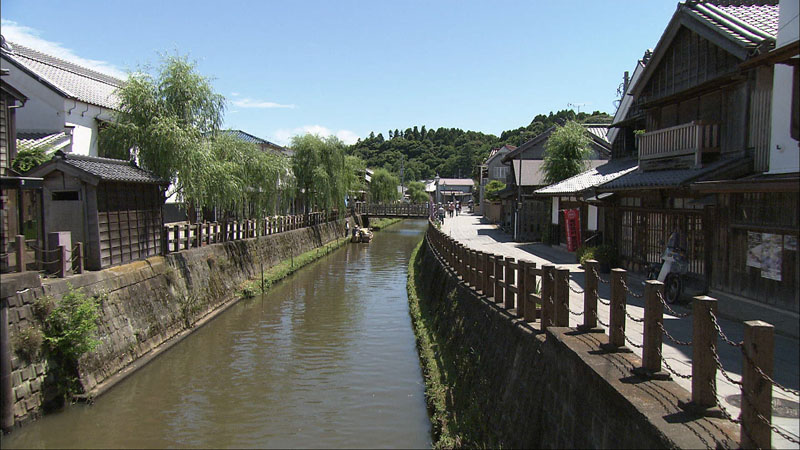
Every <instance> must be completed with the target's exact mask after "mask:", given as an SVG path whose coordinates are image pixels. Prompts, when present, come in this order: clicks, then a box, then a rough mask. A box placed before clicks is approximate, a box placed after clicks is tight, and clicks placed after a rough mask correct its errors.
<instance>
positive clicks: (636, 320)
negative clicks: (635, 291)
mask: <svg viewBox="0 0 800 450" xmlns="http://www.w3.org/2000/svg"><path fill="white" fill-rule="evenodd" d="M625 315H626V316H628V319H631V320H632V321H634V322H636V323H643V322H644V318H642V319H640V318H638V317H634V316H632V315H631V313H629V312H628V310H627V309H625Z"/></svg>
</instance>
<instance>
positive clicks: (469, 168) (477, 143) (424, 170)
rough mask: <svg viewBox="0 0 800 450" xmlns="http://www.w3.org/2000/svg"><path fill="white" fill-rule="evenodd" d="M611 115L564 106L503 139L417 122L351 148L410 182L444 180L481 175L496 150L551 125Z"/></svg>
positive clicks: (602, 120)
mask: <svg viewBox="0 0 800 450" xmlns="http://www.w3.org/2000/svg"><path fill="white" fill-rule="evenodd" d="M612 119H613V117H612V116H610V115H608V114H606V113H603V112H600V111H594V112H592V113H585V112H580V113H576V112H575V111H573V110H571V109H565V110H561V111H558V112H555V113H553V112H550V113H549V114H547V115H545V114H538V115H536V116H535V117H534V118H533V120H531V123H530V124H528V125H527V126H524V127H519V128H517V129H514V130H507V131H503V132H502V133H501V134H500V136H499V137H498V136H495V135H493V134H485V133H481V132H477V131H464V130H461V129H459V128H436V129H427V127H426V126H425V125H422V126H416V125H415V126H414V127H412V128H406V129H405V130H400V129H395V130H389V131H388V133H387V136H388V138H387V137H385V136H384V135H383V133H378V134H375V132H371V133H370V134H369V136H367V137H366V138H364V139H360V140H359V141H358V142H356V143H355V144H353V145H351V146H350V147H349V148H348V149H347V152H348V154H351V155H355V156H357V157H359V158H361V159H362V160H364V161H365V163H366V165H367V166H368V167H376V168H383V169H386V170H388V171H389V172H392V173H394V174H395V175H399V174H400V173H401V169H402V172H403V179H404V180H407V181H410V180H424V179H432V178H434V177H435V176H436V175H437V174H438V175H439V176H440V177H443V178H478V173H477V166H478V165H479V164H480V163H481V162H483V161H484V160H486V158H487V157H488V155H489V152H490V151H491V149H493V148H498V147H501V146H503V145H505V144H509V145H514V146H519V145H522V144H523V143H525V142H526V141H528V140H530V139H532V138H534V137H535V136H537V135H539V134H541V133H542V132H544V131H545V130H547V129H548V128H550V127H551V126H554V125H557V124H560V125H563V124H565V123H567V122H569V121H575V122H578V123H611V120H612Z"/></svg>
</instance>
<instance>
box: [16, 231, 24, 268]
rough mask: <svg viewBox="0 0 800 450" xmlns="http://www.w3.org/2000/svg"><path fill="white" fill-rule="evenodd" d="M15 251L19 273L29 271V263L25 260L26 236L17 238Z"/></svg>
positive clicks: (20, 235)
mask: <svg viewBox="0 0 800 450" xmlns="http://www.w3.org/2000/svg"><path fill="white" fill-rule="evenodd" d="M14 251H15V253H16V256H17V272H25V270H26V269H27V262H26V261H25V258H26V257H27V255H26V254H25V253H26V252H25V236H24V235H22V234H18V235H17V238H16V242H15V245H14Z"/></svg>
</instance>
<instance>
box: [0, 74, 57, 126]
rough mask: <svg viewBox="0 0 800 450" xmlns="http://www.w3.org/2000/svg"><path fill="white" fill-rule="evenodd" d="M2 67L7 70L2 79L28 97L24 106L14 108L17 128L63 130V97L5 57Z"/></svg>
mask: <svg viewBox="0 0 800 450" xmlns="http://www.w3.org/2000/svg"><path fill="white" fill-rule="evenodd" d="M2 67H3V69H8V71H9V74H8V76H7V77H3V79H4V81H7V82H8V83H9V84H10V85H11V86H14V87H15V88H16V89H17V90H19V91H20V92H22V93H23V94H24V95H25V96H26V97H28V101H26V102H25V106H24V107H22V108H19V109H17V110H16V121H17V130H18V131H36V132H59V131H64V109H63V108H64V98H63V97H62V96H61V95H60V94H58V93H56V92H55V91H53V90H52V89H50V88H48V87H46V86H45V85H43V84H42V83H41V82H39V81H38V80H36V79H35V78H33V77H31V76H30V75H28V74H27V73H25V72H23V71H22V70H20V69H19V68H18V67H17V66H15V65H13V64H11V63H10V62H8V61H7V60H6V59H5V58H2Z"/></svg>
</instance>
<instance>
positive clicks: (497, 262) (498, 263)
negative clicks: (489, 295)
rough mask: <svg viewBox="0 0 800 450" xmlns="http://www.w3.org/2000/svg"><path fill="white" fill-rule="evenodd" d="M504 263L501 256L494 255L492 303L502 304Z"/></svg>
mask: <svg viewBox="0 0 800 450" xmlns="http://www.w3.org/2000/svg"><path fill="white" fill-rule="evenodd" d="M504 265H505V261H504V260H503V256H502V255H494V302H495V303H502V302H503V266H504Z"/></svg>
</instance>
